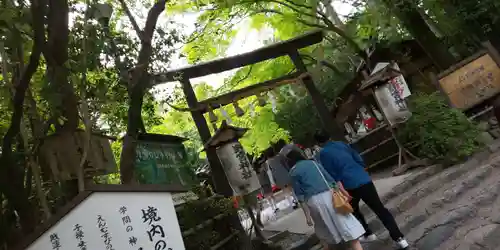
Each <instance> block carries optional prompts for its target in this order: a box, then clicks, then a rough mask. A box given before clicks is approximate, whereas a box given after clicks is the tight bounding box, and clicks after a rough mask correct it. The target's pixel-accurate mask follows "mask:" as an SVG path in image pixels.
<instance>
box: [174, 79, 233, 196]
mask: <svg viewBox="0 0 500 250" xmlns="http://www.w3.org/2000/svg"><path fill="white" fill-rule="evenodd" d="M179 81H180V82H181V84H182V90H183V92H184V95H185V96H186V101H187V104H188V107H189V109H191V116H192V117H193V121H194V123H195V124H196V127H197V128H198V133H199V134H200V137H201V141H202V142H203V143H206V142H207V141H208V140H209V139H210V136H211V135H210V129H209V128H208V124H207V121H206V120H205V117H204V116H203V113H202V111H200V110H197V109H198V100H197V99H196V94H195V93H194V90H193V86H191V82H190V81H189V79H188V78H185V77H181V79H180V80H179ZM205 152H206V153H207V159H208V163H209V164H210V170H211V171H212V180H213V183H214V188H215V192H216V193H218V194H221V195H224V196H232V195H233V189H232V188H231V186H230V185H229V181H228V180H227V178H226V174H225V173H224V169H223V168H222V164H221V163H220V161H219V157H218V156H217V152H216V149H215V148H214V147H210V148H207V149H206V151H205Z"/></svg>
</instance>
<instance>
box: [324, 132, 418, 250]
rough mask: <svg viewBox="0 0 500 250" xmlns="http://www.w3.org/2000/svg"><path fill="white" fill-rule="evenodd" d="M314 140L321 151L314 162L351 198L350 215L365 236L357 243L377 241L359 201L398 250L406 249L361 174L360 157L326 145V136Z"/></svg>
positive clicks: (388, 214) (346, 147) (369, 182)
mask: <svg viewBox="0 0 500 250" xmlns="http://www.w3.org/2000/svg"><path fill="white" fill-rule="evenodd" d="M315 139H316V141H317V142H318V143H319V144H320V145H321V146H322V147H323V149H321V151H320V152H319V153H318V154H317V155H316V157H315V158H316V159H317V160H319V162H321V165H323V167H324V169H325V170H326V172H328V173H329V174H330V176H332V177H333V178H334V179H335V180H336V181H338V182H340V183H342V184H343V186H344V187H345V189H346V190H347V191H348V192H349V194H350V195H351V196H352V200H351V205H352V207H353V209H354V215H355V216H356V218H358V220H359V221H360V222H361V224H362V225H363V228H364V229H365V235H364V236H363V237H362V238H361V239H360V240H361V241H372V240H376V239H377V237H376V236H375V234H373V232H372V230H370V228H369V227H368V223H367V222H366V220H365V218H364V216H363V214H362V213H361V210H360V209H359V202H360V201H361V200H362V201H364V202H365V203H366V205H367V206H368V207H369V208H370V209H371V210H372V211H373V212H374V213H375V214H376V215H377V217H378V218H379V219H380V221H382V224H384V226H385V228H387V230H388V231H389V234H390V236H391V238H392V239H393V240H394V242H395V243H396V245H397V246H398V248H399V249H407V248H408V247H409V244H408V242H407V241H406V239H405V238H404V236H403V233H401V230H400V229H399V227H398V225H397V223H396V220H395V219H394V217H393V216H392V214H391V212H389V210H388V209H387V208H386V207H385V206H384V204H383V203H382V201H381V200H380V197H379V195H378V193H377V189H376V188H375V185H374V184H373V182H372V179H371V177H370V175H368V172H366V170H365V163H364V162H363V159H362V158H361V155H360V154H359V153H358V152H356V150H354V149H353V148H351V147H350V146H349V145H347V144H345V143H343V142H338V141H330V137H329V136H327V135H326V134H321V133H318V134H316V135H315Z"/></svg>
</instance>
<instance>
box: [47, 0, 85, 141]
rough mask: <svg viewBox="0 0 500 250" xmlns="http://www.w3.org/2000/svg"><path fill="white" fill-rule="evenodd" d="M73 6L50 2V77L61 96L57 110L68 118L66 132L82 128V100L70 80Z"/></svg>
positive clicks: (48, 53) (48, 65)
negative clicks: (68, 66)
mask: <svg viewBox="0 0 500 250" xmlns="http://www.w3.org/2000/svg"><path fill="white" fill-rule="evenodd" d="M68 17H69V6H68V1H67V0H49V12H48V25H47V30H48V36H47V38H48V43H47V50H45V51H44V56H45V58H46V60H47V71H48V73H47V76H48V79H49V81H50V82H51V84H52V86H53V88H54V89H53V90H55V91H56V93H58V96H59V97H60V98H59V99H60V101H59V100H57V101H58V102H57V104H56V109H57V110H58V111H59V112H60V115H62V117H63V118H64V119H65V122H64V124H63V126H62V129H63V130H64V131H67V132H74V131H75V130H76V128H77V127H78V123H79V119H78V99H77V97H76V94H75V90H74V88H73V85H72V83H71V82H70V81H69V70H68V68H67V67H66V63H67V61H68V41H69V27H68Z"/></svg>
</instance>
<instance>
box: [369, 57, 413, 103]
mask: <svg viewBox="0 0 500 250" xmlns="http://www.w3.org/2000/svg"><path fill="white" fill-rule="evenodd" d="M385 67H392V68H393V69H395V70H397V71H401V69H400V68H399V65H398V64H397V63H393V64H392V65H389V63H377V65H375V68H373V71H372V73H371V75H373V74H375V73H377V72H378V71H380V70H382V69H384V68H385ZM389 83H391V84H393V85H394V87H395V89H396V90H397V93H398V94H399V96H400V97H401V98H403V99H405V98H407V97H408V96H410V95H411V92H410V88H409V87H408V84H407V83H406V80H405V78H404V77H403V75H399V76H398V77H395V78H393V79H391V80H390V81H389Z"/></svg>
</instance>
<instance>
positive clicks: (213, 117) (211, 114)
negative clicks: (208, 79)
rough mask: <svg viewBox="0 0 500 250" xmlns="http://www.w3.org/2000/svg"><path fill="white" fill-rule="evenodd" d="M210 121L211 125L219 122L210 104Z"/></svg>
mask: <svg viewBox="0 0 500 250" xmlns="http://www.w3.org/2000/svg"><path fill="white" fill-rule="evenodd" d="M208 119H209V120H210V123H216V122H217V120H218V118H217V116H216V115H215V113H214V111H213V110H212V107H211V106H210V104H209V105H208Z"/></svg>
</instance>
